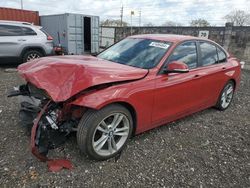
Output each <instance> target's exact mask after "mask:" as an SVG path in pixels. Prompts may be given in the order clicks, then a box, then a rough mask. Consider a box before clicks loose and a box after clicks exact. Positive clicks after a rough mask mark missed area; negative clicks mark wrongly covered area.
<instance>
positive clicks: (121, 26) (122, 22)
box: [121, 5, 123, 27]
mask: <svg viewBox="0 0 250 188" xmlns="http://www.w3.org/2000/svg"><path fill="white" fill-rule="evenodd" d="M122 19H123V5H122V7H121V27H122V26H123V21H122Z"/></svg>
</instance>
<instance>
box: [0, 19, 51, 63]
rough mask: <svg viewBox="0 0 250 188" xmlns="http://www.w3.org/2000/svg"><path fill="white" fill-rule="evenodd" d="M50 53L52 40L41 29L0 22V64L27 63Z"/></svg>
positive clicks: (10, 22) (25, 23) (28, 24)
mask: <svg viewBox="0 0 250 188" xmlns="http://www.w3.org/2000/svg"><path fill="white" fill-rule="evenodd" d="M52 53H53V38H52V37H51V36H50V35H48V34H47V33H46V32H45V31H44V30H43V29H42V27H40V26H35V25H32V24H30V23H27V22H16V21H3V20H0V59H1V62H2V61H3V60H4V61H5V62H15V63H16V62H20V61H21V62H28V61H30V60H33V59H36V58H39V57H43V56H47V55H51V54H52Z"/></svg>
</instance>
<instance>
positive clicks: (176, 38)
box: [130, 34, 210, 43]
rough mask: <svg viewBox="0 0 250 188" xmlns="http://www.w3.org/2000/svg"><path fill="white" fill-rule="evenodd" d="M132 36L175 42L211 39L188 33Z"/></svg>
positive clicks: (134, 36)
mask: <svg viewBox="0 0 250 188" xmlns="http://www.w3.org/2000/svg"><path fill="white" fill-rule="evenodd" d="M130 38H143V39H152V40H161V41H166V42H173V43H178V42H182V41H186V40H195V39H196V40H197V39H198V40H206V41H210V40H208V39H204V38H198V37H194V36H188V35H173V34H144V35H133V36H130Z"/></svg>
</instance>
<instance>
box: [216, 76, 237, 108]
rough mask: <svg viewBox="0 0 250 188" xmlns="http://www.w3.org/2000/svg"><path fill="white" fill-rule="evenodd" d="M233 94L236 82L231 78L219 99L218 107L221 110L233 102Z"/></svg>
mask: <svg viewBox="0 0 250 188" xmlns="http://www.w3.org/2000/svg"><path fill="white" fill-rule="evenodd" d="M233 95H234V82H233V81H231V80H230V81H229V82H227V84H226V85H225V87H224V88H223V90H222V92H221V94H220V97H219V99H218V101H217V104H216V108H217V109H218V110H221V111H223V110H226V109H227V108H228V107H229V106H230V104H231V102H232V99H233Z"/></svg>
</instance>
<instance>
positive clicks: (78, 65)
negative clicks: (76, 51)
mask: <svg viewBox="0 0 250 188" xmlns="http://www.w3.org/2000/svg"><path fill="white" fill-rule="evenodd" d="M18 71H19V73H20V74H21V75H22V76H23V77H24V78H25V79H26V80H27V81H28V82H31V83H33V84H34V85H36V86H37V87H38V88H41V89H45V90H46V91H47V93H48V94H49V96H51V98H52V99H53V101H55V102H59V101H65V100H67V99H69V98H70V97H71V96H73V95H75V94H77V93H78V92H80V91H82V90H84V89H87V88H90V87H92V86H95V85H100V84H104V83H111V82H121V81H128V80H136V79H140V78H142V77H144V76H145V75H146V74H147V72H148V71H147V70H144V69H139V68H135V67H130V66H126V65H122V64H118V63H113V62H109V61H105V60H101V59H98V58H95V57H93V56H59V57H46V58H41V59H37V60H35V61H32V62H29V63H25V64H22V65H20V66H19V67H18Z"/></svg>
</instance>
